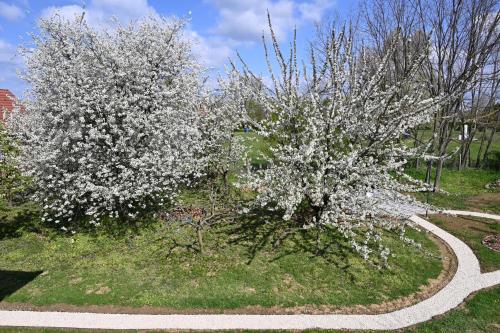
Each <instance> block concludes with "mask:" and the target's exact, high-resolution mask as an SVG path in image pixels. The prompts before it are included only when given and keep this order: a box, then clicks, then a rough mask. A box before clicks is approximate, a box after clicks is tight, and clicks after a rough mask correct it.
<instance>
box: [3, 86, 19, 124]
mask: <svg viewBox="0 0 500 333" xmlns="http://www.w3.org/2000/svg"><path fill="white" fill-rule="evenodd" d="M16 103H17V98H16V96H15V95H14V94H13V93H12V92H11V91H10V90H9V89H1V88H0V122H3V121H4V120H3V118H4V117H3V116H4V112H5V110H6V111H7V112H10V111H12V110H13V109H14V106H15V105H16Z"/></svg>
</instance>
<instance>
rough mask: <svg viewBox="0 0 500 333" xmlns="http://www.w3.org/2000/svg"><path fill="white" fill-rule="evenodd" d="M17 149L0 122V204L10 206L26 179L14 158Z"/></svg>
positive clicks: (17, 152) (23, 186) (24, 185)
mask: <svg viewBox="0 0 500 333" xmlns="http://www.w3.org/2000/svg"><path fill="white" fill-rule="evenodd" d="M18 155H19V147H18V145H17V144H16V142H15V140H13V138H12V137H10V135H9V133H8V132H7V131H6V129H5V126H4V125H3V124H2V123H1V122H0V202H1V201H2V200H5V201H6V203H8V204H11V203H12V201H13V199H14V196H15V195H16V194H18V193H21V192H23V191H24V190H25V189H26V187H27V185H28V179H26V177H24V176H23V175H22V173H21V171H20V170H19V168H18V165H17V162H16V158H17V156H18Z"/></svg>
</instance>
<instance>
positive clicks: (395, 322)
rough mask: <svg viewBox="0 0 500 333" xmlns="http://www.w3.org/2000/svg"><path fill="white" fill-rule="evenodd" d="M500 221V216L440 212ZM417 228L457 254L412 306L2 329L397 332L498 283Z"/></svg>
mask: <svg viewBox="0 0 500 333" xmlns="http://www.w3.org/2000/svg"><path fill="white" fill-rule="evenodd" d="M444 213H448V214H455V215H469V216H477V217H486V218H491V219H495V220H500V216H499V215H492V214H484V213H475V212H465V211H444ZM410 219H411V220H412V221H413V222H414V223H415V224H417V225H419V226H421V227H422V228H425V229H426V230H428V231H429V232H432V233H433V234H435V235H436V236H438V237H439V238H441V239H442V240H443V241H445V242H446V243H447V244H448V245H449V246H450V247H451V249H452V250H453V251H454V252H455V254H456V256H457V259H458V268H457V272H456V274H455V276H454V277H453V279H452V280H451V281H450V283H449V284H447V285H446V286H445V287H444V288H443V289H441V290H440V291H439V292H438V293H436V294H435V295H433V296H431V297H430V298H428V299H426V300H424V301H422V302H420V303H417V304H415V305H413V306H410V307H407V308H404V309H401V310H397V311H393V312H390V313H385V314H378V315H339V314H332V315H139V314H104V313H103V314H96V313H72V312H36V311H0V325H3V326H36V327H68V328H93V329H205V330H208V329H309V328H323V329H372V330H381V329H389V330H390V329H399V328H403V327H407V326H411V325H415V324H418V323H421V322H424V321H427V320H429V319H431V318H432V317H434V316H437V315H440V314H443V313H445V312H447V311H449V310H451V309H453V308H455V307H457V306H458V305H459V304H460V303H461V302H463V300H464V299H465V298H466V297H467V296H468V295H470V294H471V293H472V292H474V291H477V290H480V289H483V288H487V287H490V286H493V285H496V284H500V270H498V271H495V272H491V273H486V274H481V272H480V269H479V262H478V260H477V258H476V256H475V255H474V253H473V252H472V250H471V249H470V248H469V247H468V246H467V245H466V244H465V243H463V242H462V241H461V240H459V239H458V238H456V237H454V236H452V235H451V234H449V233H447V232H446V231H444V230H442V229H441V228H439V227H437V226H435V225H434V224H432V223H430V222H428V221H426V220H424V219H422V218H420V217H418V216H416V215H413V216H412V217H411V218H410Z"/></svg>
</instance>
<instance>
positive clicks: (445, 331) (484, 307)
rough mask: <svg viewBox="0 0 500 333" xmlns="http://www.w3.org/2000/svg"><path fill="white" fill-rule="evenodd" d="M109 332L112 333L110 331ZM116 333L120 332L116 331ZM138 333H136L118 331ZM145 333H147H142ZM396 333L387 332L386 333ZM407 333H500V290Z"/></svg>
mask: <svg viewBox="0 0 500 333" xmlns="http://www.w3.org/2000/svg"><path fill="white" fill-rule="evenodd" d="M75 331H76V332H79V331H81V332H100V333H103V332H106V331H104V330H69V329H48V328H14V327H12V328H9V327H4V328H1V327H0V333H21V332H23V333H63V332H75ZM107 332H109V331H107ZM113 332H116V331H113ZM118 332H136V331H132V330H129V331H118ZM141 332H144V331H141ZM210 332H216V331H210ZM222 332H248V333H254V332H257V331H243V330H241V331H222ZM269 332H283V333H285V332H287V333H288V332H290V331H277V330H273V331H269ZM304 332H310V333H313V332H317V333H320V332H324V333H326V332H330V333H341V332H343V331H331V330H307V331H304ZM352 332H354V331H352ZM368 332H369V331H358V333H368ZM372 332H383V331H372ZM389 332H394V331H385V333H389ZM397 332H406V333H456V332H460V333H495V332H496V333H498V332H500V287H496V288H493V289H490V290H483V291H480V292H478V293H477V294H476V295H475V296H474V297H473V298H472V299H470V300H469V301H467V302H466V303H465V305H464V306H463V307H460V308H457V309H455V310H452V311H451V312H449V313H448V314H446V315H444V316H442V317H440V318H436V319H433V320H432V321H428V322H425V323H422V324H419V325H417V326H415V327H412V328H408V329H403V330H398V331H397Z"/></svg>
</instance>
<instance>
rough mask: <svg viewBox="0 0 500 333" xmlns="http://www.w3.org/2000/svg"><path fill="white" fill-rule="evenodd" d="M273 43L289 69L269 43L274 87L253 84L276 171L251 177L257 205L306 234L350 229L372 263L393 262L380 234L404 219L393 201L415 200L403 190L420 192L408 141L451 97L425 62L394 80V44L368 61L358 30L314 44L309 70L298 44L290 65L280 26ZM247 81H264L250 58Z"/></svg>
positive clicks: (415, 63) (352, 240)
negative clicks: (435, 87)
mask: <svg viewBox="0 0 500 333" xmlns="http://www.w3.org/2000/svg"><path fill="white" fill-rule="evenodd" d="M271 38H272V42H273V43H272V44H273V49H274V53H275V55H276V63H277V66H278V68H279V74H278V75H276V74H275V71H274V70H273V65H272V62H271V59H270V56H269V54H268V49H267V47H266V44H265V42H264V46H265V51H266V59H267V62H268V64H269V75H270V77H271V80H272V83H273V86H272V88H271V89H269V90H268V91H264V92H263V91H262V89H261V88H260V87H257V88H255V89H254V87H255V86H254V85H252V84H250V85H248V86H246V87H245V89H246V90H247V92H246V94H248V91H250V92H252V91H253V97H252V98H254V99H255V100H256V101H258V103H259V104H260V105H262V106H263V107H264V108H265V110H266V113H267V114H268V115H269V117H268V118H267V119H266V120H265V121H264V122H263V124H262V126H263V129H262V130H260V131H259V133H260V134H261V135H262V137H264V138H265V139H266V140H267V141H268V142H269V144H270V145H271V148H270V150H271V152H272V156H271V157H270V159H269V166H268V167H267V168H266V169H264V170H258V171H257V172H251V173H249V174H248V175H247V179H246V180H247V182H248V185H249V186H251V187H252V188H253V189H255V190H256V191H257V193H258V194H257V199H256V202H257V203H258V204H259V205H261V206H262V207H269V208H271V209H276V210H279V211H282V212H283V218H284V219H285V220H290V219H292V220H296V221H297V223H298V224H299V225H301V226H302V227H304V228H309V227H316V228H320V229H324V230H325V231H326V230H331V231H334V232H336V233H340V234H341V236H342V237H344V238H345V239H346V240H347V241H348V242H349V243H350V244H351V245H352V247H353V248H354V249H355V250H356V251H357V252H358V253H360V254H361V255H362V256H363V257H364V258H365V259H375V258H379V259H377V260H380V258H381V259H382V261H383V262H384V261H385V260H386V259H387V256H388V254H389V250H388V249H386V248H385V247H384V246H383V244H382V243H381V242H380V240H381V233H380V232H379V231H380V230H383V229H385V228H394V227H401V224H399V223H398V222H397V219H393V218H390V217H391V216H392V217H402V216H401V215H402V213H401V211H400V210H392V209H388V208H387V205H383V202H384V201H387V200H389V201H390V202H396V203H397V202H407V201H412V200H411V198H409V197H407V196H405V195H403V194H400V193H401V192H406V191H414V190H418V189H419V187H420V185H419V184H418V183H415V182H413V181H412V180H411V179H408V177H405V176H404V174H403V173H402V172H401V171H402V169H403V166H404V164H405V163H406V161H407V160H408V158H411V157H412V156H414V155H415V154H417V153H419V150H418V149H410V148H408V146H407V145H405V144H404V142H403V140H402V138H403V136H404V134H405V133H406V132H407V131H408V130H409V129H411V128H413V127H415V126H417V125H418V124H423V123H426V122H428V121H429V120H430V119H431V116H432V114H433V112H434V111H435V109H436V107H437V105H438V104H439V103H441V101H442V100H443V98H441V97H440V98H434V99H429V98H427V97H426V95H425V92H424V91H425V90H424V89H423V83H422V82H421V81H420V80H419V78H420V77H421V76H419V75H418V70H419V68H420V67H419V63H420V62H421V60H422V57H421V56H418V57H415V58H414V59H413V60H412V66H413V67H412V68H411V70H409V71H408V74H407V75H406V76H405V77H403V78H401V79H400V80H398V81H397V82H390V81H389V80H388V79H387V77H388V75H387V73H388V70H389V66H390V62H389V61H388V60H389V57H391V55H392V54H393V52H394V51H395V48H394V46H393V47H392V48H391V49H390V50H388V51H387V53H386V54H385V56H384V57H383V58H370V60H368V59H369V57H367V56H366V54H365V52H364V51H363V50H361V51H360V52H359V53H356V52H355V51H354V36H353V34H352V33H350V32H346V30H341V31H340V32H338V31H337V32H336V31H335V30H333V31H330V33H329V34H328V37H327V38H326V39H325V40H323V43H320V44H318V45H320V47H319V51H320V52H318V51H317V50H318V48H317V47H318V45H315V47H312V48H311V54H310V62H309V63H308V64H307V65H305V64H304V66H302V70H300V69H299V66H298V65H297V56H296V51H295V42H294V43H293V44H292V48H291V51H290V56H289V58H288V59H287V60H285V57H284V56H283V53H282V51H281V49H280V48H279V46H278V41H277V40H276V38H275V35H274V33H273V31H272V27H271ZM423 52H425V50H423ZM368 61H370V62H372V63H370V64H368V63H367V62H368ZM373 62H375V64H376V66H375V70H374V71H370V68H373V67H372V66H371V65H373ZM369 65H370V66H369ZM241 75H242V76H243V77H245V78H248V80H246V82H249V83H252V82H255V81H256V80H255V79H252V78H255V75H254V74H252V72H251V71H250V69H249V68H248V66H246V65H245V63H244V62H243V69H242V70H241ZM397 175H399V176H398V177H396V176H397ZM398 178H399V180H398ZM391 207H392V208H393V206H392V205H391Z"/></svg>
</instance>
